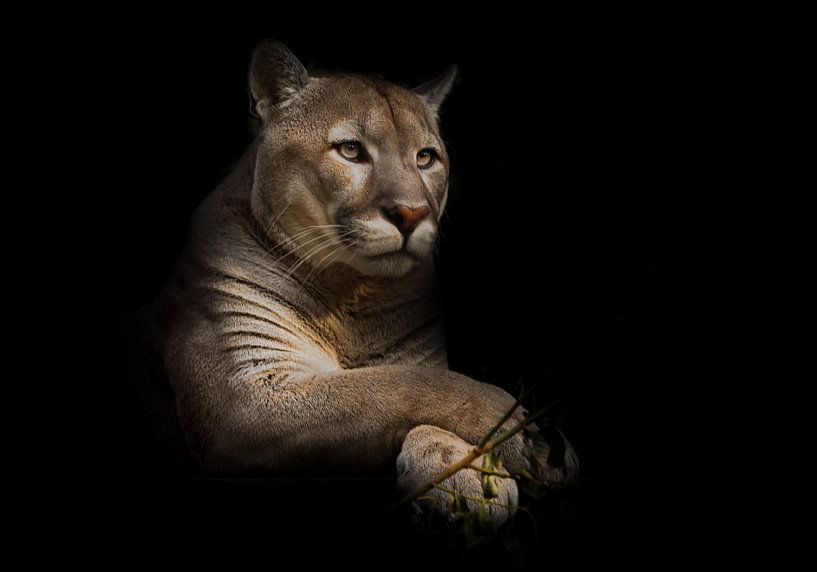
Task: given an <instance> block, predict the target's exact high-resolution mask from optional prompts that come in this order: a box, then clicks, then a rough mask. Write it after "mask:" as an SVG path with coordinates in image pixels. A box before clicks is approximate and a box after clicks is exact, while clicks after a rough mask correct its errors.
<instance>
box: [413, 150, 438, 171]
mask: <svg viewBox="0 0 817 572" xmlns="http://www.w3.org/2000/svg"><path fill="white" fill-rule="evenodd" d="M436 160H437V152H436V151H435V150H434V149H423V150H422V151H420V152H419V153H417V166H418V167H420V168H421V169H428V168H429V167H430V166H431V165H433V164H434V161H436Z"/></svg>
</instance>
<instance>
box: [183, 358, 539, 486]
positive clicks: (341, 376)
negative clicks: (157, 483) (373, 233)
mask: <svg viewBox="0 0 817 572" xmlns="http://www.w3.org/2000/svg"><path fill="white" fill-rule="evenodd" d="M215 384H217V385H218V388H219V391H218V398H217V399H215V400H212V401H211V402H210V404H209V408H210V410H209V411H206V412H204V413H203V414H202V413H201V412H198V413H196V412H190V413H193V414H192V415H190V417H189V418H190V419H191V422H190V424H195V423H197V421H196V420H199V419H207V420H208V423H207V427H206V428H205V429H206V432H205V433H204V434H203V435H202V439H201V442H200V443H199V445H198V447H196V449H197V450H198V451H199V452H200V459H199V460H200V462H201V464H202V465H203V467H204V468H205V469H207V470H210V471H215V472H227V473H240V472H246V471H250V470H266V471H273V472H278V473H299V474H305V473H307V474H308V473H311V474H320V475H340V474H358V475H359V474H366V473H372V472H376V471H381V472H382V471H385V470H388V469H390V468H391V467H393V463H394V460H395V458H396V457H397V454H398V452H399V451H400V447H401V445H402V444H403V441H404V439H405V437H406V435H407V434H408V432H409V431H410V430H411V429H413V428H414V427H417V426H419V425H433V426H435V427H439V428H441V429H444V430H446V431H450V432H452V433H454V434H455V435H457V436H458V437H459V438H461V439H463V440H465V441H466V442H468V443H476V442H477V441H478V440H479V439H480V438H481V437H482V436H483V435H484V434H485V433H486V432H488V431H489V430H490V429H491V428H492V427H493V425H494V424H496V422H497V421H498V420H499V419H500V418H501V417H502V416H503V414H504V413H505V412H506V411H507V410H508V409H509V408H510V407H511V406H513V404H514V402H515V400H514V399H513V398H512V397H511V396H510V395H508V394H507V393H506V392H504V391H502V390H501V389H499V388H497V387H495V386H491V385H488V384H484V383H479V382H477V381H474V380H472V379H470V378H468V377H466V376H463V375H460V374H457V373H454V372H451V371H448V370H443V369H434V368H425V367H416V366H379V367H368V368H360V369H350V370H336V371H331V372H324V373H320V374H315V375H311V376H299V377H289V378H282V377H280V376H279V377H277V378H276V377H275V376H274V375H272V374H270V375H268V376H267V375H261V376H257V377H255V378H253V379H243V380H241V379H236V380H224V381H219V380H214V381H213V382H210V383H208V385H209V388H210V389H211V390H212V389H213V387H214V385H215ZM189 403H191V404H196V405H199V403H198V402H196V401H194V400H193V401H189ZM181 414H182V417H183V421H184V414H185V411H181ZM523 415H524V411H523V410H522V409H521V408H520V410H519V411H518V412H517V414H516V418H515V419H511V420H510V421H509V422H508V425H509V426H511V425H513V424H515V423H516V422H517V421H519V420H521V419H522V418H523ZM192 429H194V430H193V431H189V432H188V433H189V434H194V435H195V434H196V433H195V429H197V428H196V427H193V428H192ZM198 429H201V428H200V427H198ZM523 446H524V444H523V442H522V439H521V436H516V437H515V438H513V439H511V440H509V441H508V442H507V443H506V444H505V445H503V447H502V448H500V451H499V453H500V456H501V457H502V458H503V462H504V463H505V465H506V467H508V469H509V470H518V469H521V468H524V467H525V466H526V465H527V462H526V460H525V459H524V457H523V455H522V449H523Z"/></svg>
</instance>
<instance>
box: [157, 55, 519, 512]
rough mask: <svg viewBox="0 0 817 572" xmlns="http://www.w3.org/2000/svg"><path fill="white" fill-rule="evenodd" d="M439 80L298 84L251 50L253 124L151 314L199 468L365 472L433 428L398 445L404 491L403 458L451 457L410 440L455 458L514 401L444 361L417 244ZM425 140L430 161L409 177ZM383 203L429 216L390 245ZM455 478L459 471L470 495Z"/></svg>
mask: <svg viewBox="0 0 817 572" xmlns="http://www.w3.org/2000/svg"><path fill="white" fill-rule="evenodd" d="M452 79H453V76H452V75H451V74H449V75H448V76H445V77H444V78H443V80H442V81H443V82H444V85H431V86H428V85H426V86H424V89H423V90H422V94H421V95H418V94H417V93H413V92H411V91H408V90H405V89H402V88H400V87H397V86H394V85H391V84H388V83H385V82H382V81H380V80H374V79H371V78H366V77H360V76H353V75H336V76H322V77H308V76H307V74H306V72H305V70H303V69H302V67H301V66H300V63H298V62H297V60H296V59H295V58H294V56H292V55H291V54H289V52H288V51H287V50H286V48H284V47H283V46H281V45H280V44H276V43H267V44H264V45H262V46H261V47H260V48H259V49H258V50H257V51H256V54H255V56H254V59H253V65H252V70H251V78H250V85H251V89H252V92H253V96H254V98H255V100H256V104H257V105H256V109H257V111H258V113H259V114H260V115H261V117H262V119H263V121H264V125H263V130H262V132H261V134H260V135H259V137H258V139H257V140H256V142H255V143H254V144H253V145H252V146H251V147H250V149H249V150H248V151H247V153H246V154H245V156H244V157H243V158H242V159H241V161H240V162H239V164H238V166H237V167H236V168H235V170H234V172H233V173H232V174H231V175H230V176H229V177H228V178H227V179H226V180H225V181H224V182H223V183H222V184H221V185H220V186H219V187H218V188H217V189H216V190H215V191H214V192H213V193H212V194H211V195H210V197H209V198H208V199H207V200H206V201H205V202H204V203H203V204H202V206H201V207H200V208H199V209H198V211H197V212H196V215H195V217H194V220H193V223H192V229H191V234H190V237H189V240H188V242H187V246H186V248H185V251H184V254H183V256H182V258H181V259H180V261H179V264H178V267H177V269H176V271H175V273H174V275H173V277H172V279H171V280H170V282H169V283H168V285H167V287H166V289H165V290H164V292H163V294H162V296H161V297H160V298H159V300H157V302H156V304H155V305H154V307H153V312H152V316H153V320H154V323H155V326H156V332H157V336H156V344H157V351H158V352H159V354H160V355H161V360H162V363H163V367H164V370H165V373H166V374H167V377H168V379H169V380H170V384H171V386H172V390H173V392H174V394H175V400H176V403H175V405H176V412H177V414H178V417H179V420H180V423H181V426H182V428H183V430H184V434H185V438H186V440H187V443H188V445H189V447H190V449H191V451H192V452H193V455H194V457H195V458H196V460H197V462H198V463H199V465H200V466H201V467H202V468H203V469H204V470H206V471H210V472H216V473H234V474H235V473H242V472H246V471H253V470H262V471H266V472H271V473H275V474H304V473H311V474H319V475H343V474H365V473H370V472H373V471H381V470H384V469H388V468H391V467H393V466H394V463H395V459H396V458H397V456H398V453H399V452H400V450H401V446H402V445H403V443H404V440H405V438H406V435H407V434H409V431H411V430H412V429H413V428H415V427H418V426H421V425H423V426H431V427H432V429H431V430H426V431H424V432H419V433H414V434H413V438H412V440H411V442H410V443H408V444H407V445H410V446H406V447H404V448H403V452H402V455H401V467H402V469H403V472H404V474H403V476H402V477H401V483H403V484H405V483H414V482H415V481H416V480H417V479H416V478H413V477H412V476H411V475H409V476H408V477H407V476H406V474H405V473H411V472H412V471H413V469H412V467H413V466H415V465H416V466H417V467H418V468H417V470H416V471H415V472H416V474H417V475H420V474H422V475H428V474H431V473H433V472H435V471H436V470H439V469H442V468H443V465H444V464H446V463H447V462H448V461H449V460H450V459H448V458H447V457H446V458H445V459H442V457H440V458H439V459H437V461H434V462H431V461H429V457H427V456H426V458H425V461H422V462H421V461H420V458H421V457H423V455H422V454H420V453H417V452H422V451H423V450H424V446H423V443H425V448H426V449H427V448H429V447H430V448H432V449H433V448H434V444H435V443H437V442H438V441H441V440H443V441H451V440H454V441H457V440H459V442H458V447H459V448H458V449H457V450H464V449H465V448H467V447H469V446H470V445H469V444H473V443H475V442H476V441H477V440H478V439H479V438H480V437H481V436H482V435H483V434H484V433H485V432H486V431H488V430H489V428H490V427H491V426H492V425H493V424H494V423H496V421H497V420H498V419H499V418H500V417H501V416H502V414H503V413H504V412H505V411H506V410H507V409H508V408H509V407H510V406H511V405H512V404H513V402H514V400H513V398H511V396H509V395H508V394H507V393H505V392H504V391H502V390H500V389H498V388H496V387H493V386H490V385H486V384H483V383H479V382H476V381H474V380H472V379H469V378H467V377H465V376H463V375H460V374H457V373H454V372H451V371H449V370H448V369H447V358H446V353H445V338H444V334H443V329H442V323H441V309H440V306H439V298H438V295H437V290H436V284H435V277H434V271H433V264H432V249H433V243H434V239H435V237H436V232H437V221H438V219H439V217H440V215H441V214H442V210H441V209H442V207H443V206H444V204H445V196H446V193H447V185H448V156H447V154H446V152H445V146H444V145H443V142H442V139H441V138H440V135H439V130H438V126H437V121H436V117H435V113H436V109H437V107H438V106H439V103H440V102H441V100H442V97H444V95H445V92H447V90H448V88H449V87H450V83H451V80H452ZM429 94H430V95H429ZM429 98H431V99H429ZM338 138H345V139H351V138H354V139H355V140H358V141H361V142H362V143H363V145H364V147H365V149H366V151H367V153H368V155H369V158H370V160H369V161H368V162H366V163H351V162H349V161H347V160H345V159H344V158H343V157H342V156H340V155H339V153H338V150H337V149H336V148H335V147H333V143H334V142H336V141H335V140H337V139H338ZM427 147H433V148H435V149H436V150H437V152H438V154H439V160H438V161H437V163H436V164H435V165H433V166H432V167H431V168H429V169H425V170H423V169H419V168H418V166H417V164H416V155H417V153H418V151H420V150H421V149H423V148H427ZM389 204H400V205H406V206H408V207H411V208H415V207H419V206H422V205H425V206H428V207H429V208H430V211H431V213H432V214H431V215H430V216H429V217H428V218H427V219H425V220H424V221H423V222H421V223H420V225H419V226H418V227H417V228H416V229H415V230H414V232H413V233H411V234H410V235H409V236H408V238H407V239H404V237H403V236H402V235H401V234H400V232H399V231H398V230H397V228H396V227H395V226H394V225H393V224H392V223H390V222H388V221H387V220H386V218H384V216H385V215H384V214H383V210H382V209H383V208H384V205H389ZM317 225H323V226H320V227H319V226H317ZM330 225H337V226H330ZM312 226H314V227H315V228H312V229H311V230H310V227H312ZM401 247H402V249H403V250H402V251H401V252H396V253H394V252H392V251H400V249H401ZM520 415H521V412H520ZM520 418H521V417H520ZM418 440H419V441H422V443H420V442H418ZM522 446H523V444H522V438H521V437H519V438H515V439H512V440H510V441H509V442H508V443H507V444H506V446H504V447H503V448H502V450H501V455H502V457H503V461H504V464H505V467H506V468H508V469H510V470H514V469H517V468H522V467H524V466H526V464H527V463H526V461H525V459H524V458H523V456H522V455H521V450H522ZM412 452H415V453H416V454H417V455H420V456H419V457H417V459H414V457H413V455H414V453H412ZM415 461H416V462H415ZM471 473H472V472H470V471H466V472H464V473H463V476H462V477H461V478H462V479H466V480H467V479H470V480H472V481H473V482H472V483H471V485H469V487H470V488H469V490H470V489H473V490H475V491H476V490H477V488H475V487H476V486H477V484H478V480H477V479H478V477H477V475H476V474H473V475H472V474H471ZM415 476H416V475H415ZM507 486H508V487H515V484H513V482H510V484H509V485H507ZM506 492H507V491H506ZM503 494H504V493H503ZM507 494H508V495H510V496H509V498H511V497H512V498H513V499H515V498H516V497H515V495H516V491H515V488H514V490H513V491H510V492H507ZM514 502H515V500H514ZM498 518H500V517H498ZM500 519H504V516H502V517H501V518H500Z"/></svg>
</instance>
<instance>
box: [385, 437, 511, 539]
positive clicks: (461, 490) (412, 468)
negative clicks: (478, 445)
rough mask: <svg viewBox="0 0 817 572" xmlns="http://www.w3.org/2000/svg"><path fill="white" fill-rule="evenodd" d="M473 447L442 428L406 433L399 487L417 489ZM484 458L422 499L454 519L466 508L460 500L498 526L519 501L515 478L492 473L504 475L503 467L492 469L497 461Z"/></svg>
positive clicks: (433, 489) (453, 476)
mask: <svg viewBox="0 0 817 572" xmlns="http://www.w3.org/2000/svg"><path fill="white" fill-rule="evenodd" d="M473 448H474V446H473V445H471V444H470V443H468V442H466V441H464V440H463V439H461V438H460V437H458V436H457V435H455V434H454V433H451V432H449V431H446V430H444V429H440V428H439V427H434V426H432V425H420V426H419V427H415V428H414V429H412V430H411V431H410V432H409V433H408V435H406V438H405V440H404V441H403V448H402V450H401V451H400V455H399V456H398V457H397V471H398V479H397V486H398V488H399V489H400V490H401V492H403V493H404V494H408V493H410V492H412V491H414V490H415V489H416V488H417V487H419V486H420V485H422V484H423V483H425V482H427V481H429V480H431V479H433V478H434V477H435V476H437V475H438V474H439V473H441V472H442V471H443V470H445V469H447V468H448V467H449V466H451V465H453V464H454V463H456V462H457V461H459V460H460V459H462V458H463V457H465V456H466V455H467V454H468V453H469V452H471V451H472V450H473ZM485 457H486V456H485V455H483V456H482V457H479V458H478V459H477V460H476V461H474V463H472V466H471V467H468V468H465V469H462V470H461V471H459V472H457V473H455V474H454V475H452V476H451V477H448V478H447V479H445V480H444V481H442V482H441V483H440V484H439V486H436V487H434V488H432V489H431V490H430V491H428V492H427V493H426V494H425V495H423V496H422V497H421V499H420V500H421V502H422V503H423V506H429V507H430V508H431V510H434V511H436V512H439V513H440V514H442V515H444V516H447V517H452V518H453V516H454V515H455V514H456V513H457V512H458V511H459V510H461V509H462V508H465V507H461V506H458V503H465V504H467V509H468V510H469V511H472V512H478V511H480V510H484V511H485V513H486V514H487V515H488V516H489V518H490V519H491V520H493V521H494V523H495V524H496V525H497V526H499V525H501V524H502V523H504V522H505V521H506V520H507V519H508V518H509V517H511V516H513V514H514V513H515V512H516V508H517V506H518V503H519V493H518V490H517V486H516V481H515V480H514V479H512V478H503V477H501V476H498V475H496V474H491V473H498V474H502V473H503V472H504V471H503V470H502V469H501V467H500V468H499V470H492V469H491V468H489V466H493V467H495V464H492V463H491V462H489V461H490V459H489V460H488V461H486V459H485ZM483 467H484V468H483ZM480 469H482V470H480ZM454 491H456V494H455V493H454Z"/></svg>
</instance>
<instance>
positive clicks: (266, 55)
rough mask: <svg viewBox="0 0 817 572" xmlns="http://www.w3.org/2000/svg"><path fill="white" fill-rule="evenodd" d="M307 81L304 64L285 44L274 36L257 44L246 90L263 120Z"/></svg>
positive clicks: (281, 105) (283, 104) (284, 103)
mask: <svg viewBox="0 0 817 572" xmlns="http://www.w3.org/2000/svg"><path fill="white" fill-rule="evenodd" d="M307 81H309V76H308V75H307V73H306V68H305V67H304V66H303V64H302V63H301V62H300V61H298V58H296V57H295V56H294V55H292V52H290V51H289V50H288V49H287V47H286V46H285V45H284V44H282V43H280V42H276V41H275V40H267V41H265V42H262V43H261V44H259V45H258V46H257V47H256V48H255V51H254V52H253V54H252V61H251V62H250V94H251V95H252V99H253V107H254V111H255V112H256V113H257V114H258V116H260V117H261V119H262V120H263V121H264V122H265V123H266V121H267V120H268V119H269V117H270V114H271V113H272V111H273V110H274V109H275V108H276V107H283V106H285V105H286V104H287V102H288V101H289V100H290V99H291V98H292V97H293V96H294V95H295V94H296V93H297V92H298V91H299V90H301V89H302V88H303V87H304V86H305V85H306V83H307Z"/></svg>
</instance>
